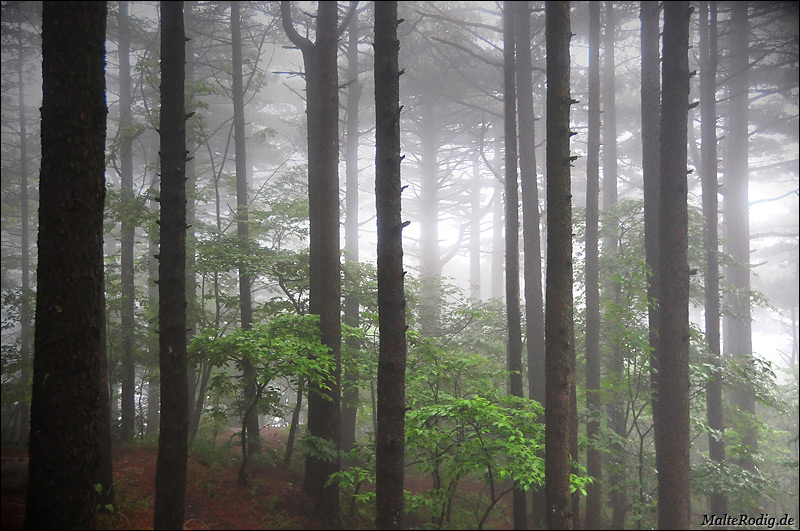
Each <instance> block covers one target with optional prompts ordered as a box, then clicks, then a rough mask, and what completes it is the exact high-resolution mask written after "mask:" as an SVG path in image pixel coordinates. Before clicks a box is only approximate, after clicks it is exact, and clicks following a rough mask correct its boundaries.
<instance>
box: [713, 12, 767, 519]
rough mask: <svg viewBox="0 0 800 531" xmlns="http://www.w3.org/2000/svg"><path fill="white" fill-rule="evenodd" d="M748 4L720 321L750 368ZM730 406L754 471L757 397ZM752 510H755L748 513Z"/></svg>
mask: <svg viewBox="0 0 800 531" xmlns="http://www.w3.org/2000/svg"><path fill="white" fill-rule="evenodd" d="M747 17H748V15H747V2H736V3H734V4H733V6H732V11H731V34H732V35H735V36H736V38H733V39H732V43H731V51H730V56H731V73H730V79H729V92H730V103H729V110H728V124H729V130H728V146H727V147H728V150H727V153H726V155H725V161H726V162H725V182H724V184H725V187H724V192H723V213H724V219H725V231H726V234H727V236H728V237H727V245H728V253H729V254H730V255H731V257H732V258H733V259H734V260H736V265H732V266H729V267H728V268H727V271H726V274H725V276H726V278H727V279H728V282H729V283H730V285H731V286H732V288H733V289H734V290H735V293H728V294H727V295H726V299H727V304H726V306H727V307H729V308H730V314H726V315H725V316H724V317H723V321H722V323H723V345H724V348H725V351H726V352H727V353H728V354H729V355H730V356H731V357H732V358H733V359H734V360H735V361H736V362H737V363H740V364H742V365H745V366H748V365H749V364H751V363H752V359H753V339H752V332H751V329H750V323H751V317H750V212H749V210H748V209H749V199H748V193H747V186H748V179H749V168H748V164H749V161H748V151H749V146H748V121H749V118H748V107H747V106H748V103H747V100H748V92H749V88H750V81H749V79H748V77H749V76H748V71H749V67H750V65H749V62H748V61H749V59H748V38H747V36H748V31H749V30H748V23H747ZM731 402H732V403H733V404H734V405H735V406H736V407H738V408H739V410H740V411H742V412H744V413H746V414H747V415H748V416H749V417H750V418H749V419H747V420H746V421H745V423H746V424H747V425H748V426H747V427H746V428H745V430H744V433H743V437H742V443H743V445H744V446H745V447H746V452H745V453H744V455H743V456H742V459H741V460H740V463H741V465H742V466H743V467H744V468H745V469H747V470H750V471H755V462H754V459H753V456H754V455H755V453H757V452H758V433H757V429H756V428H755V426H754V425H752V424H753V422H754V421H755V396H754V394H753V390H752V388H749V389H742V390H733V391H732V392H731ZM752 509H753V511H755V508H752Z"/></svg>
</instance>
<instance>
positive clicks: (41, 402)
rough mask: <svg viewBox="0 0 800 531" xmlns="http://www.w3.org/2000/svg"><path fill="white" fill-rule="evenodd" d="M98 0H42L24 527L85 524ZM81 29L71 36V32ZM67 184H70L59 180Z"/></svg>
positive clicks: (97, 348)
mask: <svg viewBox="0 0 800 531" xmlns="http://www.w3.org/2000/svg"><path fill="white" fill-rule="evenodd" d="M105 30H106V3H105V2H45V3H44V5H43V10H42V91H43V94H42V108H41V113H42V114H41V115H42V122H41V139H42V162H41V173H40V181H39V205H40V210H39V240H38V250H39V265H38V271H37V288H38V289H37V294H36V321H35V336H34V359H33V390H32V393H33V394H32V400H31V419H30V422H31V429H30V442H29V456H30V462H29V483H28V494H27V501H26V506H25V528H26V529H91V528H92V527H93V526H94V515H95V507H96V505H95V504H96V497H95V490H94V485H95V481H96V470H97V465H98V461H99V455H98V429H99V423H100V414H101V411H100V382H101V374H100V358H101V356H103V355H104V353H105V348H104V345H103V326H104V323H105V321H104V317H103V304H102V303H101V301H102V300H103V296H104V295H103V293H104V285H103V200H104V198H105V179H104V173H105V140H106V112H107V110H106V101H105V39H106V33H105ZM76 31H78V32H80V34H81V35H82V38H81V39H75V32H76ZM65 183H67V185H65Z"/></svg>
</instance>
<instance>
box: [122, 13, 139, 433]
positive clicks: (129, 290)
mask: <svg viewBox="0 0 800 531" xmlns="http://www.w3.org/2000/svg"><path fill="white" fill-rule="evenodd" d="M128 26H129V21H128V2H120V3H119V129H120V134H119V137H120V168H119V173H120V180H121V182H122V202H123V204H124V205H132V204H133V136H132V134H131V126H132V125H133V121H132V119H131V100H132V98H131V61H130V51H131V37H130V28H129V27H128ZM135 233H136V224H135V221H134V220H133V219H132V217H131V216H123V218H122V234H121V237H120V252H121V254H120V274H121V304H122V307H121V310H120V319H121V326H122V425H121V436H122V440H123V441H124V442H131V441H132V440H133V434H134V428H135V426H134V424H135V420H136V403H135V394H136V365H135V363H134V360H133V350H134V325H135V314H134V271H133V244H134V239H135V235H136V234H135Z"/></svg>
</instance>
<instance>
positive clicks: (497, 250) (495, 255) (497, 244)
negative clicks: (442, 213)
mask: <svg viewBox="0 0 800 531" xmlns="http://www.w3.org/2000/svg"><path fill="white" fill-rule="evenodd" d="M501 124H502V122H500V121H499V120H498V121H496V122H495V123H494V134H495V141H494V160H493V162H494V166H495V175H500V172H501V170H502V167H503V159H502V155H501V153H502V151H503V134H502V133H501V132H500V125H501ZM492 201H494V208H493V209H492V281H491V284H490V289H491V291H490V298H492V299H501V298H502V297H503V278H504V274H505V268H504V265H503V251H502V249H503V247H504V245H505V243H504V240H503V183H502V182H500V179H499V178H497V179H495V180H494V196H493V198H492Z"/></svg>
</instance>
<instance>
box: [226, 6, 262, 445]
mask: <svg viewBox="0 0 800 531" xmlns="http://www.w3.org/2000/svg"><path fill="white" fill-rule="evenodd" d="M240 4H241V2H231V48H232V57H231V59H232V63H233V75H232V81H233V128H234V143H235V150H236V234H237V236H238V238H239V247H240V249H241V250H242V251H243V252H244V253H245V255H247V254H249V248H250V227H249V225H248V215H247V147H246V137H245V131H244V85H243V81H242V30H241V16H240V9H239V8H240ZM250 290H251V280H250V272H249V271H247V267H246V266H245V265H240V266H239V311H240V314H241V317H242V329H243V330H250V329H251V328H252V327H253V300H252V295H251V293H250ZM242 366H243V368H244V370H243V372H244V374H243V377H244V398H245V403H247V404H250V403H251V402H252V401H253V400H255V395H256V375H255V372H254V370H253V367H252V365H251V363H250V360H249V359H247V358H245V360H244V363H242ZM249 409H250V411H251V413H250V414H248V415H247V416H246V417H245V418H244V419H243V422H244V423H245V424H246V425H247V430H246V431H247V432H248V433H249V436H248V438H247V447H248V450H249V452H250V453H254V452H259V451H260V450H261V438H260V435H259V428H258V413H257V410H256V408H249Z"/></svg>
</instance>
